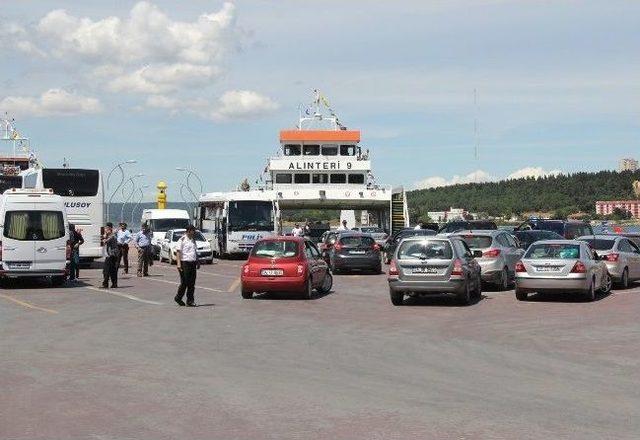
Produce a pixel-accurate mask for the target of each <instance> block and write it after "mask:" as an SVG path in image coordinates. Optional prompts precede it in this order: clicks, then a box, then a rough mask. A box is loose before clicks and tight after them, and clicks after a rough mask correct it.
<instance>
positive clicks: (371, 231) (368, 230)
mask: <svg viewBox="0 0 640 440" xmlns="http://www.w3.org/2000/svg"><path fill="white" fill-rule="evenodd" d="M360 230H361V231H362V232H364V233H365V234H379V233H381V232H384V231H383V230H382V229H380V228H371V227H367V228H360Z"/></svg>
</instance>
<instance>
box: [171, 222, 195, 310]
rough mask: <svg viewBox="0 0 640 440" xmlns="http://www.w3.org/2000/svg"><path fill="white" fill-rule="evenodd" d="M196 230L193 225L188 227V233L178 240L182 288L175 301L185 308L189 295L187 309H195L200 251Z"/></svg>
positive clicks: (179, 289)
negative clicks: (184, 299)
mask: <svg viewBox="0 0 640 440" xmlns="http://www.w3.org/2000/svg"><path fill="white" fill-rule="evenodd" d="M195 231H196V228H195V227H194V226H193V225H189V226H187V231H186V232H185V234H184V235H183V236H182V237H180V239H179V240H178V249H177V252H176V253H177V257H178V258H177V264H178V273H179V274H180V287H178V293H177V294H176V296H175V298H174V300H175V302H177V303H178V305H181V306H184V305H185V303H184V301H182V298H183V297H184V294H185V292H186V294H187V303H186V306H187V307H195V306H196V304H195V299H194V297H193V296H194V292H195V290H196V271H197V269H198V268H199V264H198V251H197V246H196V241H195V237H194V236H195Z"/></svg>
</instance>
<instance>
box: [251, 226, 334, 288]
mask: <svg viewBox="0 0 640 440" xmlns="http://www.w3.org/2000/svg"><path fill="white" fill-rule="evenodd" d="M240 279H241V282H242V297H243V298H245V299H249V298H251V297H252V296H253V293H254V292H292V293H301V294H303V295H304V296H305V298H311V297H312V296H313V290H314V289H315V290H317V291H318V292H319V293H321V294H325V293H328V292H329V291H331V287H332V286H333V277H332V276H331V271H330V270H329V266H328V265H327V263H326V262H325V261H324V260H323V259H322V256H321V255H320V252H319V251H318V248H316V246H315V245H314V244H313V243H311V242H310V241H309V240H305V239H304V238H301V237H272V238H266V239H263V240H259V241H258V242H256V244H255V245H254V246H253V249H252V250H251V254H250V255H249V259H248V260H247V262H246V263H245V264H244V265H243V266H242V273H241V275H240Z"/></svg>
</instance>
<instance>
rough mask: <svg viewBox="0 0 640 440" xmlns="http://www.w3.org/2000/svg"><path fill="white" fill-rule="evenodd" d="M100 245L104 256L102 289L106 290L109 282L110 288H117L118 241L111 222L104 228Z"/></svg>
mask: <svg viewBox="0 0 640 440" xmlns="http://www.w3.org/2000/svg"><path fill="white" fill-rule="evenodd" d="M102 245H103V246H104V249H105V254H106V255H105V258H104V266H103V267H102V278H103V279H102V287H103V288H104V289H107V288H108V287H109V280H111V287H118V256H119V252H118V239H117V237H116V234H115V233H114V232H113V223H111V222H108V223H107V224H106V226H105V228H104V235H103V236H102Z"/></svg>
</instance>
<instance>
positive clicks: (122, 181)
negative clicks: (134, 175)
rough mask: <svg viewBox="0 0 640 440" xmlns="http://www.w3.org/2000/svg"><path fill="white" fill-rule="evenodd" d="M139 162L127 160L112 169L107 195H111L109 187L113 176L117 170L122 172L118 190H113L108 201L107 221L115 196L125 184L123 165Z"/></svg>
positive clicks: (107, 185)
mask: <svg viewBox="0 0 640 440" xmlns="http://www.w3.org/2000/svg"><path fill="white" fill-rule="evenodd" d="M137 162H138V161H137V160H134V159H129V160H125V161H124V162H119V163H117V164H116V165H115V166H114V167H113V168H111V171H109V174H108V175H107V182H106V190H107V194H109V188H110V187H109V182H110V181H111V175H112V174H113V172H114V171H115V170H119V171H120V183H119V184H118V186H116V189H115V190H113V192H112V193H111V195H110V196H109V200H108V201H107V221H109V208H110V206H111V200H113V196H115V195H116V193H117V192H118V190H119V189H120V187H121V186H122V184H123V183H124V169H123V168H122V165H126V164H132V163H137Z"/></svg>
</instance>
